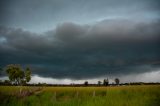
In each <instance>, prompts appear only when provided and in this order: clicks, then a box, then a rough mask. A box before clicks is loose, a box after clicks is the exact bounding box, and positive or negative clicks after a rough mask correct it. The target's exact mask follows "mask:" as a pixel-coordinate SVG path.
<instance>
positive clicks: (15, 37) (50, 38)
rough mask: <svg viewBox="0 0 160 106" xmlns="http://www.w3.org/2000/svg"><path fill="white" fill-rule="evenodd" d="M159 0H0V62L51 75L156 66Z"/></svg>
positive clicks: (158, 60) (87, 74)
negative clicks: (28, 67)
mask: <svg viewBox="0 0 160 106" xmlns="http://www.w3.org/2000/svg"><path fill="white" fill-rule="evenodd" d="M159 5H160V2H159V0H121V1H119V0H87V1H86V0H1V1H0V66H1V67H5V66H6V65H7V64H22V65H23V66H30V67H31V68H32V70H33V74H36V75H40V76H47V77H53V78H74V79H81V78H82V79H83V78H95V77H100V76H107V75H120V74H122V75H126V74H129V73H130V74H135V73H145V72H151V71H154V70H159V68H160V47H159V46H160V15H159V14H160V8H159Z"/></svg>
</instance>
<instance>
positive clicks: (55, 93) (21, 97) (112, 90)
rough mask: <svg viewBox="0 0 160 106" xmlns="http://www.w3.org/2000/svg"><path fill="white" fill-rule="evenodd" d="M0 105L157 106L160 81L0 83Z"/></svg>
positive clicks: (159, 94)
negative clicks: (94, 84)
mask: <svg viewBox="0 0 160 106" xmlns="http://www.w3.org/2000/svg"><path fill="white" fill-rule="evenodd" d="M0 106H160V85H139V86H119V87H18V86H0Z"/></svg>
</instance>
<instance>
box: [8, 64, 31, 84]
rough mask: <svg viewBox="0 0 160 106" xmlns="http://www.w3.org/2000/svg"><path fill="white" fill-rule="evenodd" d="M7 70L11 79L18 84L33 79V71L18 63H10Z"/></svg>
mask: <svg viewBox="0 0 160 106" xmlns="http://www.w3.org/2000/svg"><path fill="white" fill-rule="evenodd" d="M6 72H7V74H8V77H9V80H10V81H11V82H13V83H15V84H17V85H21V84H23V83H24V82H29V81H30V80H31V71H30V70H29V69H26V71H25V72H24V71H23V68H22V67H21V66H20V65H18V64H10V65H8V66H7V67H6Z"/></svg>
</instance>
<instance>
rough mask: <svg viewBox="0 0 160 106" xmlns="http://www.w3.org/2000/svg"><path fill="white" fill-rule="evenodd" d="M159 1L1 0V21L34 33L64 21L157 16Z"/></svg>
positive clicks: (81, 21) (146, 18) (135, 18)
mask: <svg viewBox="0 0 160 106" xmlns="http://www.w3.org/2000/svg"><path fill="white" fill-rule="evenodd" d="M159 5H160V2H159V0H121V1H119V0H1V1H0V15H1V17H0V24H1V25H5V26H9V27H10V26H11V27H20V28H24V29H27V30H29V31H34V32H43V31H46V30H48V29H52V27H55V26H56V24H59V23H63V22H66V21H71V22H76V23H78V24H85V23H92V22H95V21H99V20H103V19H112V18H127V19H128V18H129V19H131V20H143V21H144V20H145V21H150V20H154V19H157V18H159V17H160V16H159V14H160V12H159Z"/></svg>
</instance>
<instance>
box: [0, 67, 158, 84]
mask: <svg viewBox="0 0 160 106" xmlns="http://www.w3.org/2000/svg"><path fill="white" fill-rule="evenodd" d="M159 76H160V70H159V71H152V72H145V73H140V74H128V75H120V76H112V78H110V77H108V79H109V84H112V83H114V79H115V78H119V79H120V83H129V82H160V77H159ZM104 79H107V77H99V78H86V79H81V80H78V79H70V78H63V79H56V78H51V77H41V76H39V75H33V76H32V77H31V81H30V82H29V83H30V84H38V83H47V84H84V82H85V81H88V83H89V84H97V82H98V81H101V82H103V80H104ZM0 80H8V77H7V76H4V77H0Z"/></svg>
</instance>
